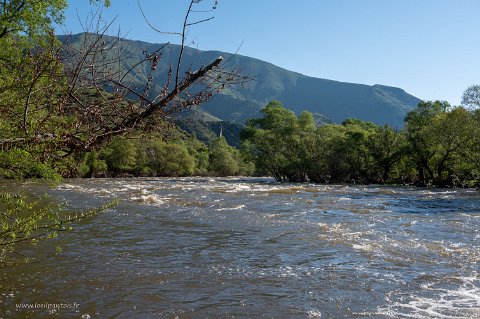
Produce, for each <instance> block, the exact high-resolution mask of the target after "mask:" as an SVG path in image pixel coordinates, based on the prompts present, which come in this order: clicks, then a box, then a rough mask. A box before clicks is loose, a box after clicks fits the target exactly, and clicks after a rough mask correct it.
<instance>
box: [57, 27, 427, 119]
mask: <svg viewBox="0 0 480 319" xmlns="http://www.w3.org/2000/svg"><path fill="white" fill-rule="evenodd" d="M85 36H86V35H85V34H82V33H81V34H76V35H72V36H71V38H70V42H74V43H75V42H79V41H81V39H82V37H85ZM59 37H60V39H61V40H62V41H66V39H67V37H66V36H59ZM122 44H123V45H124V46H125V47H126V49H127V52H128V53H129V54H130V55H131V57H132V59H137V60H140V59H142V58H144V55H145V52H153V51H155V50H157V49H158V48H160V47H161V46H163V45H164V44H158V43H149V42H145V41H141V40H122ZM179 50H180V46H179V45H175V44H169V45H167V46H166V47H165V48H164V49H163V50H162V57H161V61H160V63H159V69H160V70H159V72H165V73H166V72H168V69H167V68H168V67H169V66H170V65H176V59H177V57H178V53H179ZM219 56H223V57H224V62H223V63H222V65H223V66H224V67H227V68H228V67H240V69H241V71H242V74H245V75H246V76H249V77H252V78H254V80H252V81H250V82H249V83H247V84H246V85H245V86H239V85H237V86H232V87H229V88H226V89H225V90H224V91H222V92H221V93H220V94H218V95H216V96H215V97H214V98H213V99H212V100H211V101H208V102H207V103H204V104H202V105H201V108H202V109H203V110H204V111H205V112H207V113H209V114H211V115H213V116H214V117H217V118H219V119H220V120H223V121H229V122H232V123H238V124H243V123H244V122H245V121H246V120H247V119H249V118H252V117H259V116H261V113H260V111H261V109H262V108H263V107H264V106H265V105H266V104H267V103H268V102H270V101H272V100H277V101H280V102H281V103H283V104H284V105H285V107H287V108H289V109H291V110H292V111H294V112H295V113H297V114H298V113H300V112H301V111H303V110H307V111H310V112H312V113H319V114H322V115H324V116H325V117H327V118H329V119H330V120H331V121H332V122H335V123H341V122H342V121H344V120H345V119H347V118H358V119H361V120H364V121H371V122H374V123H375V124H377V125H384V124H388V125H390V126H393V127H395V128H401V127H402V126H403V120H404V118H405V116H406V114H407V113H408V112H409V111H410V110H412V109H413V108H414V107H416V105H417V104H418V103H419V102H420V101H421V100H420V99H418V98H417V97H415V96H413V95H411V94H408V93H407V92H405V91H404V90H403V89H401V88H398V87H392V86H386V85H382V84H374V85H366V84H359V83H350V82H341V81H337V80H331V79H323V78H316V77H311V76H307V75H303V74H301V73H299V72H295V71H290V70H287V69H284V68H282V67H280V66H277V65H274V64H272V63H270V62H266V61H262V60H260V59H257V58H254V57H247V56H243V55H239V54H231V53H227V52H222V51H218V50H207V51H202V50H198V49H194V48H189V47H186V48H185V50H184V55H183V61H182V67H181V70H180V72H186V71H187V70H188V69H189V68H191V69H198V68H199V67H201V66H202V65H205V64H208V63H210V62H211V61H214V60H215V59H216V58H218V57H219ZM149 74H150V71H149V69H148V68H147V67H145V69H144V70H143V71H142V73H141V74H140V75H139V76H138V77H137V78H136V80H137V81H139V83H140V82H141V81H145V80H146V79H147V78H148V76H149ZM159 87H160V85H159Z"/></svg>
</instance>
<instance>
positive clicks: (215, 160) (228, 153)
mask: <svg viewBox="0 0 480 319" xmlns="http://www.w3.org/2000/svg"><path fill="white" fill-rule="evenodd" d="M237 152H238V151H236V150H235V149H233V148H232V147H231V146H230V145H228V144H227V140H226V139H225V137H223V136H221V137H219V138H217V139H216V140H214V141H213V142H212V144H211V145H210V148H209V160H208V161H209V165H208V171H209V172H210V173H212V174H214V175H218V176H232V175H238V173H239V172H240V165H239V162H238V159H239V157H238V156H237V154H236V153H237Z"/></svg>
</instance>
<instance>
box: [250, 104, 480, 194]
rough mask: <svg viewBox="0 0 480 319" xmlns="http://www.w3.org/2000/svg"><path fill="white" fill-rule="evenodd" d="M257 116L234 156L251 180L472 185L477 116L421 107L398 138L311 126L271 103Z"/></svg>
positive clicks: (355, 127) (356, 128)
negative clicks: (249, 170)
mask: <svg viewBox="0 0 480 319" xmlns="http://www.w3.org/2000/svg"><path fill="white" fill-rule="evenodd" d="M262 113H263V117H262V118H260V119H253V120H250V121H248V122H247V126H246V127H245V129H244V131H243V132H242V135H241V136H242V140H243V144H242V148H241V149H242V152H243V153H244V154H245V156H246V157H247V158H249V159H253V160H254V161H255V163H256V167H257V173H258V174H265V173H267V174H270V175H273V176H274V177H275V178H276V179H277V180H279V181H290V182H295V181H307V180H309V181H313V182H328V181H335V182H361V183H371V182H374V183H388V182H402V183H411V182H415V183H418V184H423V185H427V184H434V185H438V186H460V185H473V184H475V182H474V181H476V180H477V181H478V180H479V172H480V166H479V163H480V161H479V160H480V142H479V140H480V111H479V110H476V111H471V110H466V109H464V108H461V107H458V108H452V107H451V106H450V105H449V104H448V103H446V102H441V101H436V102H421V103H420V104H419V105H418V108H417V109H415V110H413V111H411V112H410V113H409V114H408V115H407V117H406V120H405V121H406V128H405V130H403V131H395V130H394V129H393V128H391V127H389V126H383V127H379V126H377V125H375V124H373V123H371V122H364V121H361V120H358V119H347V120H345V121H344V122H343V123H342V124H341V125H336V124H327V125H321V126H316V125H315V123H314V121H313V117H312V115H311V114H309V113H308V112H307V113H301V114H300V115H299V116H298V117H296V116H295V115H294V114H293V113H292V112H291V111H288V110H287V109H285V108H284V107H283V106H282V105H281V104H279V103H278V102H272V103H270V104H269V105H267V106H266V107H265V109H264V110H263V111H262Z"/></svg>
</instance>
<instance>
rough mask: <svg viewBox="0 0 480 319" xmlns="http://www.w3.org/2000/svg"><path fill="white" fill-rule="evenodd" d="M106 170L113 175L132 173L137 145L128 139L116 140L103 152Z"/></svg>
mask: <svg viewBox="0 0 480 319" xmlns="http://www.w3.org/2000/svg"><path fill="white" fill-rule="evenodd" d="M105 160H106V162H107V165H108V168H109V169H110V170H112V171H113V172H114V173H115V174H122V173H132V172H133V170H134V169H135V167H136V160H137V145H136V143H135V142H133V141H132V140H129V139H116V140H114V141H113V142H112V143H110V144H109V145H108V147H107V150H106V151H105Z"/></svg>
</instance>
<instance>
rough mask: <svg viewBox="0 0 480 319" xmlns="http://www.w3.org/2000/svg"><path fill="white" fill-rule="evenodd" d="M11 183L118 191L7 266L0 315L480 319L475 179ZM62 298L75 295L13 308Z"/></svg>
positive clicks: (63, 195) (95, 200)
mask: <svg viewBox="0 0 480 319" xmlns="http://www.w3.org/2000/svg"><path fill="white" fill-rule="evenodd" d="M3 188H8V187H7V186H5V184H4V185H3ZM10 188H12V187H10ZM15 189H16V190H20V191H27V190H28V191H29V192H33V193H37V194H39V193H41V192H45V191H47V192H48V193H49V194H50V195H51V196H52V197H53V198H54V199H56V200H58V201H60V202H62V203H66V204H68V205H69V206H70V207H73V208H75V209H80V208H85V207H91V206H95V205H100V204H102V203H104V202H106V201H108V200H109V199H113V198H120V199H121V200H122V202H121V203H120V204H119V205H118V206H117V207H115V208H114V209H111V210H109V211H107V212H105V213H102V214H100V215H98V216H96V217H94V218H93V219H90V220H88V221H83V222H82V223H81V224H79V225H76V227H75V228H74V230H73V231H71V232H68V233H63V234H61V236H60V237H59V238H58V239H55V240H53V241H51V243H52V242H53V243H54V244H53V245H61V246H62V248H63V253H61V254H60V255H59V256H57V257H54V258H50V259H47V260H45V261H43V262H41V263H38V264H34V265H26V266H21V267H16V268H15V269H13V270H12V269H10V270H8V269H7V270H3V271H4V274H3V275H4V280H5V281H6V282H4V284H12V285H14V286H15V287H16V288H15V289H13V290H8V291H3V292H1V295H0V301H1V302H0V318H480V265H479V261H480V192H478V191H475V190H471V189H470V190H468V189H451V190H437V189H425V188H415V187H388V186H356V185H348V186H347V185H315V184H297V185H295V184H279V183H275V182H274V181H273V180H271V179H261V178H245V179H241V178H181V179H124V180H123V179H75V180H65V181H64V183H63V184H61V185H60V186H58V187H56V188H54V189H48V188H45V187H44V186H40V185H38V184H35V183H24V184H20V185H16V186H15ZM51 243H50V244H51ZM38 249H42V246H40V247H39V248H38ZM61 302H62V303H70V304H72V303H75V305H76V307H75V308H74V309H73V308H72V309H55V310H52V309H50V310H46V309H35V310H24V309H17V307H18V304H28V303H30V304H32V303H38V304H40V303H52V304H53V303H61Z"/></svg>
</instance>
